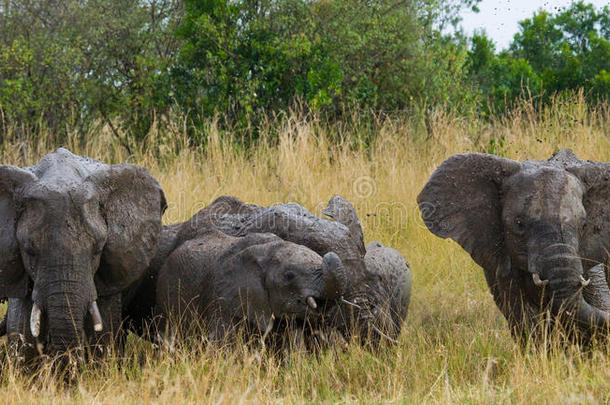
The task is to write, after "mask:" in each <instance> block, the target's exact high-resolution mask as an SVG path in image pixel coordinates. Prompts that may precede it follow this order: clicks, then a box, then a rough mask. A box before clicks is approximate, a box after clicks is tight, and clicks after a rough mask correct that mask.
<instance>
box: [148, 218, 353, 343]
mask: <svg viewBox="0 0 610 405" xmlns="http://www.w3.org/2000/svg"><path fill="white" fill-rule="evenodd" d="M344 277H345V275H344V273H343V265H342V264H341V260H340V259H339V257H338V256H337V255H336V254H335V253H332V252H330V253H327V254H326V255H325V256H324V258H322V257H321V256H320V255H318V254H317V253H315V252H313V251H312V250H311V249H309V248H307V247H305V246H302V245H297V244H295V243H291V242H286V241H284V240H283V239H281V238H279V237H277V236H275V235H273V234H269V233H250V234H248V235H246V236H242V237H235V236H229V235H227V234H225V233H223V232H220V231H217V230H215V229H211V230H209V231H206V232H204V233H203V234H201V235H199V236H198V237H197V238H194V239H191V240H189V241H187V242H185V243H183V244H182V245H181V246H180V247H178V248H177V249H176V250H174V251H173V252H172V253H171V254H170V255H169V257H168V258H167V260H166V261H165V263H164V264H163V266H162V268H161V270H160V272H159V276H158V283H157V292H156V295H157V301H156V302H157V307H158V309H159V313H160V315H161V321H162V323H164V322H165V321H168V320H169V321H170V323H171V324H172V325H173V326H174V327H175V329H179V330H180V331H181V332H182V333H181V335H183V336H184V335H189V334H191V335H192V334H193V333H196V332H197V329H199V330H201V329H200V327H201V326H203V329H205V330H206V331H207V335H208V338H209V339H210V340H212V341H215V342H224V341H226V340H229V339H231V338H232V337H234V336H235V334H236V331H237V327H238V326H245V327H246V330H249V331H252V333H253V334H255V335H258V336H260V337H262V339H263V341H264V340H265V339H266V337H267V335H269V334H270V333H271V332H272V331H275V329H274V324H275V322H276V320H277V321H278V322H283V323H291V322H298V323H303V322H305V321H307V320H308V318H315V317H317V316H318V315H319V314H320V312H319V311H318V310H323V308H324V307H325V305H327V303H328V304H329V305H331V303H332V301H335V300H337V299H338V298H339V297H340V296H341V289H342V285H343V284H344V283H345V280H344ZM312 321H313V319H312ZM194 326H196V327H195V328H194ZM165 329H166V325H164V324H162V325H161V327H160V331H161V333H163V334H165ZM301 329H302V328H301Z"/></svg>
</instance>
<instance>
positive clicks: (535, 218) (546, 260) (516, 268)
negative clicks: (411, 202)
mask: <svg viewBox="0 0 610 405" xmlns="http://www.w3.org/2000/svg"><path fill="white" fill-rule="evenodd" d="M418 202H419V207H420V210H421V212H422V217H423V219H424V222H425V224H426V226H427V227H428V228H429V229H430V231H431V232H433V233H434V234H436V235H438V236H440V237H442V238H452V239H453V240H455V241H456V242H457V243H459V244H460V245H461V246H462V247H463V248H464V249H465V250H466V251H467V252H468V253H470V255H471V256H472V258H473V259H474V261H475V262H476V263H477V264H479V265H480V266H481V267H483V270H484V272H485V277H486V279H487V283H488V285H489V288H490V290H491V292H492V294H493V297H494V300H495V302H496V304H497V306H498V308H499V309H500V311H501V312H502V314H503V315H504V317H505V318H506V319H507V321H508V323H509V326H510V328H511V331H512V333H513V335H514V336H515V337H516V338H517V339H521V338H523V337H525V336H527V335H529V334H531V333H532V332H534V331H539V328H537V325H538V324H539V323H540V320H541V319H542V318H543V315H544V314H546V313H548V314H550V318H551V323H550V325H551V326H554V325H556V324H557V323H561V324H562V325H563V326H564V327H566V328H567V331H568V332H569V333H568V336H569V335H572V332H576V333H577V335H579V337H584V338H585V339H586V338H588V337H589V336H590V335H591V334H592V333H594V332H595V331H596V330H597V331H599V330H601V331H605V330H606V329H607V328H608V327H609V326H610V312H609V311H610V306H609V305H608V303H609V302H610V290H608V282H607V279H606V272H605V271H604V264H607V263H608V260H609V253H608V252H609V251H610V164H608V163H597V162H586V161H582V160H579V159H578V158H577V157H576V156H575V155H574V154H573V153H572V152H571V151H569V150H561V151H559V152H558V153H557V154H555V155H554V156H553V157H552V158H551V159H549V160H548V161H540V162H539V161H532V160H528V161H525V162H523V163H520V162H516V161H514V160H509V159H504V158H501V157H497V156H492V155H484V154H465V155H455V156H452V157H451V158H449V159H447V160H446V161H445V162H444V163H443V164H442V165H441V166H440V167H439V168H438V169H437V170H436V171H435V172H434V174H433V175H432V177H431V178H430V180H429V181H428V183H427V184H426V185H425V187H424V189H423V190H422V192H421V194H420V195H419V197H418Z"/></svg>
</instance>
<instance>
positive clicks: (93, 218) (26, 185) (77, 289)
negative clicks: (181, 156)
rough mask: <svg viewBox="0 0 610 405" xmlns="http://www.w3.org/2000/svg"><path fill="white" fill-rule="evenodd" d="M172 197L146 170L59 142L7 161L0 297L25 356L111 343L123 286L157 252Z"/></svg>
mask: <svg viewBox="0 0 610 405" xmlns="http://www.w3.org/2000/svg"><path fill="white" fill-rule="evenodd" d="M165 206H166V203H165V197H164V194H163V191H162V190H161V187H160V186H159V184H158V183H157V181H156V180H155V179H154V178H153V177H152V176H151V175H150V174H149V173H148V171H146V170H145V169H144V168H142V167H139V166H135V165H131V164H118V165H107V164H104V163H101V162H99V161H96V160H93V159H89V158H85V157H80V156H76V155H73V154H72V153H70V152H69V151H68V150H66V149H59V150H57V151H56V152H55V153H51V154H49V155H47V156H45V157H44V158H42V159H41V160H40V162H39V163H38V164H37V165H36V166H32V167H27V168H18V167H14V166H8V165H2V166H0V297H6V298H8V309H7V333H8V338H9V343H10V344H11V345H12V346H13V347H15V348H16V349H17V350H18V354H19V357H23V358H25V359H28V360H29V359H31V358H33V357H35V356H36V355H37V354H39V353H40V352H41V351H42V353H45V354H51V355H53V354H60V353H65V352H67V351H72V350H75V351H77V352H82V349H83V347H84V343H85V342H83V340H82V337H83V333H85V334H86V336H87V340H88V342H89V343H98V342H99V343H100V344H101V345H102V346H100V347H103V346H104V345H107V344H109V343H111V342H112V340H113V339H114V338H115V337H116V336H115V335H116V333H117V331H118V324H119V323H120V321H121V311H120V305H121V303H120V301H121V293H122V291H123V290H125V289H126V288H127V287H128V286H129V285H130V284H131V283H132V282H134V281H135V280H137V279H138V278H140V277H141V276H142V274H143V273H144V271H145V270H146V268H147V267H148V265H149V263H150V260H151V259H152V257H153V255H154V253H155V252H156V250H157V243H158V235H159V233H160V229H161V216H162V214H163V211H164V210H165Z"/></svg>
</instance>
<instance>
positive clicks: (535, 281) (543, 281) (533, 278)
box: [532, 273, 549, 287]
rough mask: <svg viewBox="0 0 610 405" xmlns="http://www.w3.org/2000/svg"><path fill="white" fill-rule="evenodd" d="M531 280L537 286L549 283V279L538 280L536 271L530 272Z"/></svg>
mask: <svg viewBox="0 0 610 405" xmlns="http://www.w3.org/2000/svg"><path fill="white" fill-rule="evenodd" d="M532 280H533V281H534V284H536V286H537V287H544V286H545V285H547V284H548V283H549V280H540V276H539V275H538V273H532Z"/></svg>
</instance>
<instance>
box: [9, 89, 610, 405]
mask: <svg viewBox="0 0 610 405" xmlns="http://www.w3.org/2000/svg"><path fill="white" fill-rule="evenodd" d="M609 113H610V108H609V107H608V106H607V105H606V106H600V107H599V108H597V109H595V110H594V111H590V110H587V108H586V106H585V104H584V102H583V101H582V99H581V98H579V97H574V98H572V99H563V100H561V101H560V100H557V101H556V102H555V103H554V104H553V105H552V106H551V107H549V108H547V109H544V110H535V109H534V108H533V107H532V106H531V105H528V104H527V103H525V104H524V105H523V107H522V108H521V109H520V110H519V111H518V112H516V113H515V114H514V115H513V116H511V117H510V118H506V119H503V120H498V121H495V122H493V123H483V122H478V121H468V120H465V119H460V118H457V117H453V116H449V115H445V114H443V113H441V112H439V113H435V114H432V118H431V121H430V123H429V125H428V128H429V131H426V130H425V128H426V126H425V125H424V124H423V123H419V122H413V121H411V120H393V121H389V120H388V121H385V122H379V123H377V124H378V125H377V127H376V129H375V130H374V132H375V135H376V138H375V140H374V141H373V142H372V144H370V146H368V147H367V146H366V145H365V143H363V142H358V141H354V140H353V139H354V138H359V137H363V135H362V134H361V133H358V130H357V129H353V131H352V130H350V129H349V126H347V125H346V126H345V127H344V128H343V129H340V128H339V127H334V128H329V127H328V126H325V125H322V124H320V122H319V121H318V120H316V119H315V117H314V118H312V117H309V118H308V119H305V118H299V116H298V114H294V115H293V116H292V118H290V119H287V120H284V122H283V123H271V124H269V127H268V128H267V129H265V130H263V135H262V137H261V140H260V141H259V142H257V143H256V144H255V145H254V146H253V147H252V148H251V149H249V150H244V149H243V148H239V147H235V146H234V145H232V144H231V142H230V139H231V137H230V133H229V134H227V133H223V132H221V131H219V130H218V129H217V128H216V127H215V125H214V124H213V123H211V124H210V126H209V128H208V130H207V133H208V135H209V140H208V142H207V147H206V148H205V150H204V151H202V149H200V148H194V147H187V146H186V145H187V142H186V141H185V136H184V131H183V130H182V127H181V124H180V123H179V122H178V120H176V122H175V123H171V125H170V129H169V130H167V131H166V130H164V131H162V132H160V131H156V130H155V131H152V132H151V134H150V136H149V139H148V140H147V142H146V144H147V145H148V146H147V147H146V148H143V147H142V148H139V149H138V150H137V151H136V152H134V155H133V156H127V154H126V152H125V151H124V150H123V149H122V148H121V147H120V146H119V145H118V143H117V142H116V141H115V140H114V138H113V136H112V134H111V133H110V132H109V131H107V130H106V129H102V130H100V131H99V132H98V133H94V134H91V135H90V137H89V141H88V142H86V143H85V144H82V143H81V144H78V143H77V142H73V143H72V144H71V145H67V146H68V147H70V148H71V149H73V151H74V152H76V153H79V154H87V155H90V156H91V157H95V158H98V159H101V160H104V161H109V162H110V161H111V162H118V161H127V160H128V161H131V162H134V163H139V164H142V165H144V166H146V167H147V168H149V169H150V171H151V172H152V173H153V174H154V175H155V176H156V177H157V178H158V179H159V181H160V183H161V184H162V186H163V188H164V190H165V192H166V195H167V199H168V201H169V203H170V204H169V205H170V208H169V209H168V211H167V214H166V218H165V221H166V222H167V223H170V222H176V221H181V220H184V219H186V218H188V217H190V216H191V215H192V214H193V213H195V212H196V211H197V210H198V209H200V208H201V207H203V206H205V205H206V204H208V203H210V202H211V201H212V200H213V199H215V198H216V197H218V196H220V195H223V194H230V195H234V196H237V197H239V198H241V199H242V200H245V201H247V202H250V203H255V204H263V205H267V204H273V203H283V202H288V201H293V202H297V203H300V204H303V205H305V206H306V207H308V208H309V209H310V210H312V211H313V212H314V213H317V214H320V212H321V210H322V208H323V206H324V205H325V204H326V202H327V201H328V200H329V199H330V197H331V196H332V195H334V194H340V195H342V196H344V197H345V198H347V199H348V200H350V201H352V202H353V203H354V205H355V206H356V209H357V211H358V213H359V215H360V218H361V221H362V224H363V226H364V233H365V237H366V239H367V241H370V240H380V241H381V242H383V243H385V244H387V245H390V246H392V247H395V248H396V249H398V250H400V251H401V252H402V253H403V254H404V255H405V256H406V257H407V259H408V260H409V262H410V263H411V266H412V271H413V295H412V301H411V307H410V312H409V317H408V319H407V322H406V324H405V326H404V329H403V333H402V335H401V337H400V344H399V345H398V346H395V347H384V348H382V349H381V350H380V351H378V352H372V351H369V350H366V349H362V348H360V347H359V346H357V345H355V344H351V345H350V347H349V349H348V350H347V351H341V350H336V351H335V350H328V351H325V352H323V353H321V354H319V355H314V354H304V353H293V354H291V355H289V356H288V357H284V358H281V357H274V356H269V355H267V354H266V353H264V352H261V351H259V350H257V349H255V348H241V347H238V348H233V349H229V348H227V349H224V350H215V349H213V348H209V347H205V346H200V347H194V348H190V349H188V350H187V349H183V350H179V351H178V352H177V353H174V354H168V353H166V352H159V351H155V350H154V349H153V348H152V347H151V346H150V345H149V344H147V343H144V342H142V341H139V340H138V339H135V338H133V339H131V340H130V344H129V345H128V348H127V352H126V353H125V358H124V359H122V360H120V361H119V360H117V359H116V358H115V357H114V356H111V357H110V358H109V359H108V360H107V361H105V362H104V363H103V364H98V365H90V366H88V367H86V368H85V370H84V371H83V374H82V376H80V377H79V378H78V384H76V385H75V386H74V387H69V388H66V387H63V386H62V385H60V384H55V383H54V382H53V379H52V378H51V377H50V373H48V372H42V373H40V374H39V375H36V376H33V377H28V376H23V375H22V374H20V373H18V372H15V371H14V370H13V369H12V367H11V365H10V363H8V362H5V363H4V365H3V369H2V377H1V384H0V401H2V402H6V403H51V402H56V403H81V402H82V403H104V404H105V403H108V404H119V403H120V404H123V403H127V404H147V403H163V404H165V403H172V404H174V403H176V404H179V403H193V402H203V403H219V404H233V403H259V402H262V403H286V402H287V403H310V402H320V403H334V402H340V403H357V402H361V403H421V402H425V403H443V404H445V403H455V402H469V403H558V402H562V403H587V402H588V403H598V402H608V401H610V389H609V388H610V350H608V349H607V348H605V347H599V348H598V349H595V350H593V351H592V352H589V353H586V354H581V352H580V351H579V350H578V348H576V347H568V348H566V349H565V350H564V349H563V348H561V347H558V345H555V346H553V345H551V348H550V349H549V350H537V349H535V348H527V349H522V348H520V347H519V346H517V345H515V343H514V342H513V341H512V339H511V337H510V335H509V332H508V329H507V326H506V323H505V321H504V319H503V318H502V316H501V314H500V312H499V311H498V310H497V308H496V306H495V305H494V303H493V300H492V298H491V295H490V294H489V292H488V289H487V287H486V284H485V281H484V277H483V273H482V271H481V269H480V268H478V267H477V266H476V265H475V264H474V263H473V261H472V260H471V259H470V257H469V256H468V254H466V253H465V252H464V251H463V250H462V249H461V248H460V247H459V246H457V245H456V244H455V243H453V242H450V241H444V240H441V239H438V238H436V237H435V236H433V235H432V234H430V233H429V232H428V231H427V230H426V229H425V228H424V227H423V225H422V222H421V220H420V217H419V213H418V210H417V207H416V203H415V198H416V196H417V194H418V192H419V190H420V189H421V188H422V186H423V184H424V183H425V182H426V180H427V178H428V176H429V175H430V174H431V172H432V171H433V170H434V168H435V167H436V166H437V165H438V164H439V163H440V162H442V161H443V160H444V159H445V158H447V157H448V156H450V155H452V154H454V153H458V152H469V151H477V152H484V151H494V152H496V153H500V154H502V155H504V156H506V157H510V158H514V159H519V160H523V159H526V158H533V159H547V158H548V157H550V155H551V154H552V153H553V152H554V151H556V150H557V149H559V148H564V147H567V148H572V149H573V150H574V151H575V152H576V153H577V155H578V156H579V157H580V158H583V159H591V160H600V161H610V147H609V146H610V124H609V123H608V121H607V119H606V118H604V117H608V116H609ZM354 128H356V127H354ZM363 131H364V130H363ZM273 134H275V135H273ZM367 136H370V134H367ZM348 137H350V138H348ZM331 139H332V141H331ZM341 139H344V140H343V141H342V140H341ZM347 139H350V140H349V141H348V140H347ZM53 147H54V146H53ZM53 147H52V146H50V145H47V144H46V143H45V142H38V143H32V142H27V141H19V140H18V139H14V137H13V136H11V135H10V134H8V137H7V139H5V140H4V144H3V146H2V151H1V162H2V163H13V164H21V165H23V164H32V163H34V162H36V160H37V159H38V158H39V157H40V156H42V155H44V154H45V153H48V152H49V151H51V150H52V149H53ZM152 150H154V154H153V153H152V152H151V151H152ZM609 203H610V202H609Z"/></svg>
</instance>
